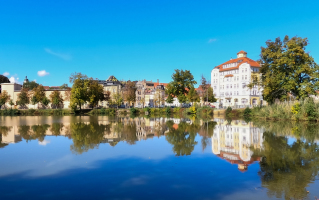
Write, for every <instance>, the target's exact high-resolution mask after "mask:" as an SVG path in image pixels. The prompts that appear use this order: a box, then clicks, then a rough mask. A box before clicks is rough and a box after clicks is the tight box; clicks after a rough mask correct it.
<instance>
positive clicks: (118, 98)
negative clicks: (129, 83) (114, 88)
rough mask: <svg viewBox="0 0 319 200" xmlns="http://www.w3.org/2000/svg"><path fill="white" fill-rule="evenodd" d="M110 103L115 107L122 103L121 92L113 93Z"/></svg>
mask: <svg viewBox="0 0 319 200" xmlns="http://www.w3.org/2000/svg"><path fill="white" fill-rule="evenodd" d="M111 102H112V103H111V105H116V107H117V108H119V106H120V105H122V102H123V97H122V95H121V93H119V92H117V93H114V94H113V96H112V100H111Z"/></svg>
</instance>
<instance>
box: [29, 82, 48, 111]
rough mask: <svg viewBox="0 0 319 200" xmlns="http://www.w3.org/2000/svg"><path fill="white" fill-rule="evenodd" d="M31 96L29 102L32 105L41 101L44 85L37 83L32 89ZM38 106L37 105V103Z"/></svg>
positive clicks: (43, 94)
mask: <svg viewBox="0 0 319 200" xmlns="http://www.w3.org/2000/svg"><path fill="white" fill-rule="evenodd" d="M32 93H33V96H32V98H31V102H32V104H33V105H35V104H38V103H40V102H42V100H43V98H44V97H45V91H44V87H43V86H42V85H38V86H37V87H34V88H33V89H32ZM38 108H39V105H38Z"/></svg>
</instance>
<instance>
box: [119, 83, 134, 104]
mask: <svg viewBox="0 0 319 200" xmlns="http://www.w3.org/2000/svg"><path fill="white" fill-rule="evenodd" d="M122 92H123V98H124V101H127V102H128V103H129V106H131V103H132V102H135V101H136V86H135V83H134V82H132V81H128V82H127V83H126V84H125V86H124V87H123V89H122Z"/></svg>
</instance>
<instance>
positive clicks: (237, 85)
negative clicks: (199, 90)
mask: <svg viewBox="0 0 319 200" xmlns="http://www.w3.org/2000/svg"><path fill="white" fill-rule="evenodd" d="M260 67H261V66H260V64H259V63H258V62H256V61H254V60H252V59H250V58H248V57H247V53H246V52H245V51H240V52H238V53H237V58H236V59H230V60H229V61H227V62H225V63H223V64H221V65H218V66H216V67H215V68H214V69H213V70H212V71H211V87H212V88H213V90H214V94H215V98H216V99H217V102H216V103H214V104H215V106H217V107H218V106H219V107H220V106H222V107H226V106H234V107H236V106H238V107H245V106H250V105H263V104H265V102H263V98H262V89H258V87H257V86H256V87H254V88H252V89H250V88H248V87H246V86H247V85H248V84H249V83H250V82H251V76H252V75H253V74H255V75H256V76H257V77H258V78H260V72H259V70H260Z"/></svg>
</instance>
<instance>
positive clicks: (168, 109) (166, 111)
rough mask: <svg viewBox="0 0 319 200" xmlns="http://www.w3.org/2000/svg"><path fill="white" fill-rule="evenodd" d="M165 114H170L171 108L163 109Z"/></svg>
mask: <svg viewBox="0 0 319 200" xmlns="http://www.w3.org/2000/svg"><path fill="white" fill-rule="evenodd" d="M165 113H166V115H169V114H171V108H170V107H166V108H165Z"/></svg>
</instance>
